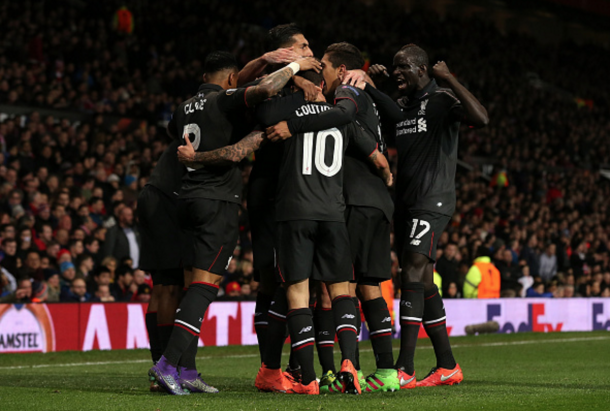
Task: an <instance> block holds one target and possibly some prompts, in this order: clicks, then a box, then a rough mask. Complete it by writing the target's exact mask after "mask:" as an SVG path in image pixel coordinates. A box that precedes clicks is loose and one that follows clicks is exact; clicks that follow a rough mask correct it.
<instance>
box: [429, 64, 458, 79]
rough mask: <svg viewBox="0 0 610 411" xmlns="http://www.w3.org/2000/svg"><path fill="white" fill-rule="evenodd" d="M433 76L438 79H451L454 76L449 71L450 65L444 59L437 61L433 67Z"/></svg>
mask: <svg viewBox="0 0 610 411" xmlns="http://www.w3.org/2000/svg"><path fill="white" fill-rule="evenodd" d="M432 76H433V77H435V78H436V79H438V80H445V81H446V80H449V79H450V78H452V77H453V74H451V72H450V71H449V67H447V64H446V63H445V62H444V61H439V62H437V63H436V64H435V65H434V67H432Z"/></svg>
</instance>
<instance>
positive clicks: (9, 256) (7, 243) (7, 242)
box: [0, 238, 20, 276]
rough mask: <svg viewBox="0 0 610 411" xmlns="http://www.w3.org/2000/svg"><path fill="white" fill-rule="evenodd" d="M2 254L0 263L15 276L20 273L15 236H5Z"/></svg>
mask: <svg viewBox="0 0 610 411" xmlns="http://www.w3.org/2000/svg"><path fill="white" fill-rule="evenodd" d="M0 251H1V254H0V265H1V266H2V267H3V268H5V269H6V271H8V272H9V273H11V274H12V275H13V276H15V275H16V274H17V273H18V269H17V266H18V263H19V264H20V262H18V261H17V240H15V239H14V238H5V239H4V241H2V248H1V250H0Z"/></svg>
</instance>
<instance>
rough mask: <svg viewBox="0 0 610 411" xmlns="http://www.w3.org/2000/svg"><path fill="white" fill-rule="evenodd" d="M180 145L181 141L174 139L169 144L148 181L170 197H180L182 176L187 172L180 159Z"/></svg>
mask: <svg viewBox="0 0 610 411" xmlns="http://www.w3.org/2000/svg"><path fill="white" fill-rule="evenodd" d="M179 145H180V142H179V141H177V140H174V141H172V142H171V143H170V145H169V146H167V148H166V149H165V151H164V152H163V154H161V157H159V161H157V165H155V168H154V169H153V171H152V173H151V174H150V178H149V179H148V183H146V185H149V184H150V185H152V186H154V187H156V188H158V189H159V190H161V191H162V192H163V193H164V194H165V195H167V196H168V197H170V198H177V197H178V194H179V193H180V186H181V184H182V177H183V176H184V174H185V173H186V167H185V166H184V165H183V164H182V163H181V162H179V161H178V156H177V153H178V146H179Z"/></svg>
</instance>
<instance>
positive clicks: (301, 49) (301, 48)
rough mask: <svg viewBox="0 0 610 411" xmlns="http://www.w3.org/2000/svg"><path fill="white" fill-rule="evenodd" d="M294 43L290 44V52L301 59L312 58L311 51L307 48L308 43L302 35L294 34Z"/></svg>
mask: <svg viewBox="0 0 610 411" xmlns="http://www.w3.org/2000/svg"><path fill="white" fill-rule="evenodd" d="M292 38H293V39H294V43H293V44H292V50H293V51H294V52H295V53H297V54H298V55H299V56H301V57H313V51H311V49H310V48H309V42H308V41H307V39H306V38H305V36H304V35H302V34H295V35H294V36H292Z"/></svg>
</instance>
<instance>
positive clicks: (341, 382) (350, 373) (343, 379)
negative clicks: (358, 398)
mask: <svg viewBox="0 0 610 411" xmlns="http://www.w3.org/2000/svg"><path fill="white" fill-rule="evenodd" d="M328 391H329V392H334V393H337V392H341V393H346V394H361V393H362V389H361V388H360V380H359V379H358V371H356V368H355V367H354V364H352V362H351V361H350V360H344V361H343V363H341V371H339V373H338V374H337V379H336V380H335V382H333V383H332V384H331V386H330V387H329V389H328Z"/></svg>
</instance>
